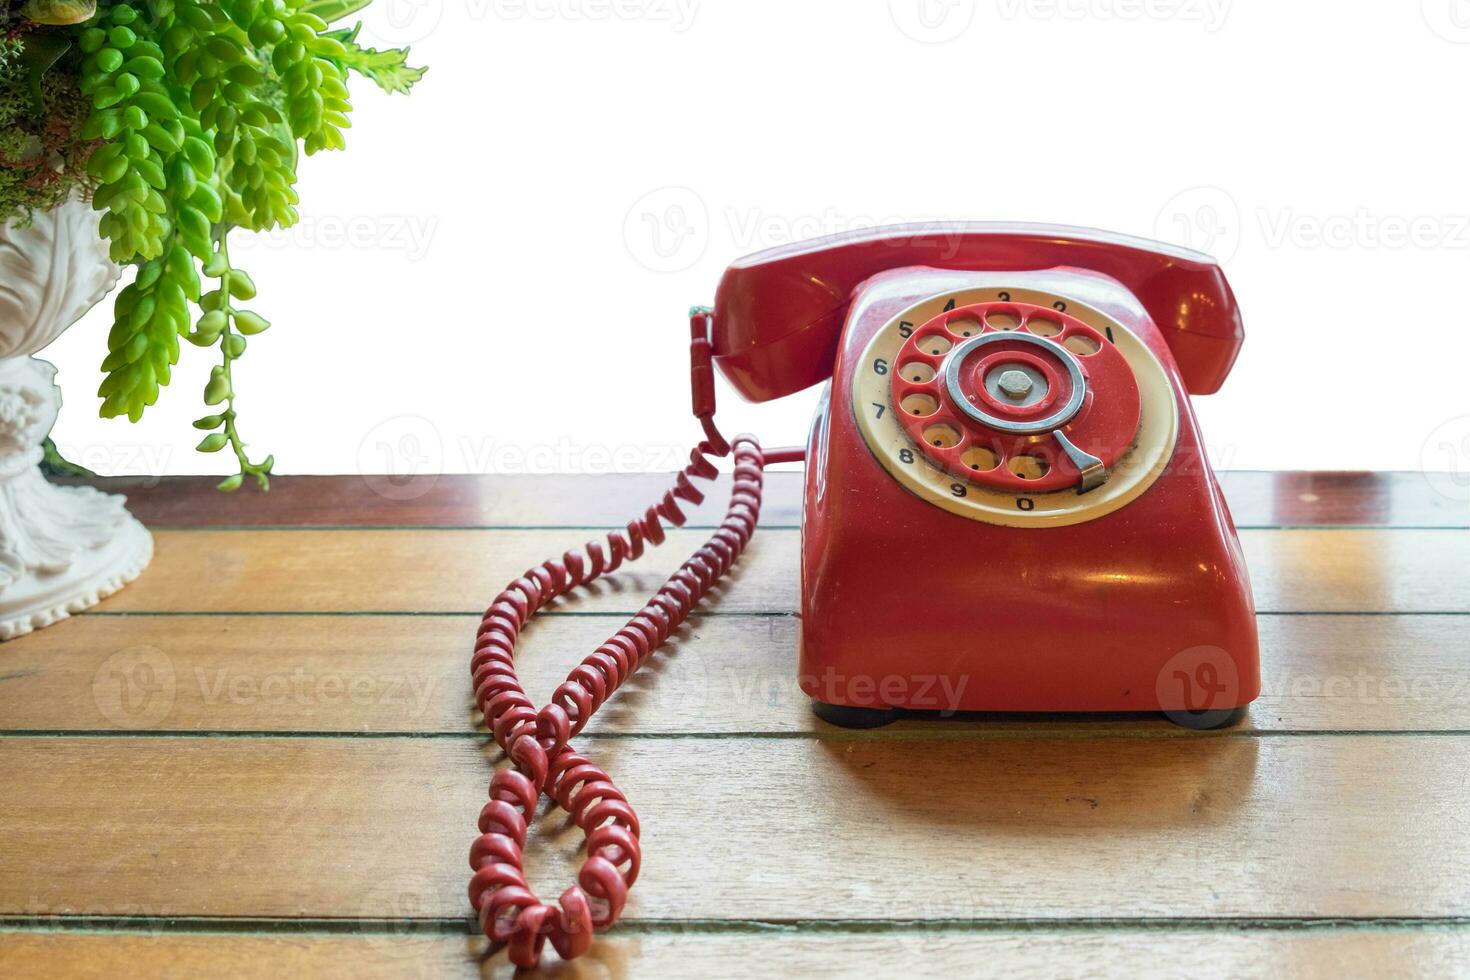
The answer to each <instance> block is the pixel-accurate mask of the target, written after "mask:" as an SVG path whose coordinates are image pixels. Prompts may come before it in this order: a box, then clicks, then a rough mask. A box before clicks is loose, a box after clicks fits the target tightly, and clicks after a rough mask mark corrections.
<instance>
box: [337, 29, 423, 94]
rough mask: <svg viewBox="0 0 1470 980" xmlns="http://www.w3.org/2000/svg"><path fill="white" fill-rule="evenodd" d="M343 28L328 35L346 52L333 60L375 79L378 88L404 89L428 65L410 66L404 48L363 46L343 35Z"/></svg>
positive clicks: (388, 90) (387, 90) (399, 90)
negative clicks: (340, 44) (341, 30)
mask: <svg viewBox="0 0 1470 980" xmlns="http://www.w3.org/2000/svg"><path fill="white" fill-rule="evenodd" d="M343 34H344V32H340V31H334V32H333V33H331V34H328V35H326V36H327V37H330V38H334V39H335V40H337V41H340V42H341V43H342V46H343V48H345V49H346V54H345V55H343V56H341V57H339V58H336V59H334V60H336V61H339V62H341V63H342V65H343V66H344V67H346V68H350V69H352V70H353V71H355V72H357V73H358V74H359V75H363V76H366V77H367V78H371V79H372V80H373V81H374V82H376V83H377V86H378V88H380V89H382V90H383V91H384V92H387V93H389V94H390V95H391V94H392V93H394V92H405V93H406V92H407V91H408V90H409V89H410V88H412V87H413V84H414V83H415V82H417V81H418V80H419V79H421V78H423V77H424V72H426V71H428V69H427V68H410V67H408V65H407V64H406V62H407V61H408V49H407V48H389V49H387V50H386V51H378V50H377V49H375V48H365V47H363V46H362V45H360V44H358V43H357V42H356V41H354V40H352V39H351V37H344V36H343Z"/></svg>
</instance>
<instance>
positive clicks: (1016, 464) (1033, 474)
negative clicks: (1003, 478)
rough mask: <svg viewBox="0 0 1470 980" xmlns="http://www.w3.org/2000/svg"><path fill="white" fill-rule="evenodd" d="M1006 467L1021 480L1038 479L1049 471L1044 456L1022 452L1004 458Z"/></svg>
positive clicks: (1049, 466)
mask: <svg viewBox="0 0 1470 980" xmlns="http://www.w3.org/2000/svg"><path fill="white" fill-rule="evenodd" d="M1006 468H1007V469H1009V470H1010V471H1011V472H1012V473H1014V474H1016V476H1019V477H1020V478H1021V479H1023V480H1039V479H1041V478H1042V477H1043V476H1046V474H1048V473H1050V472H1051V464H1050V463H1048V462H1047V461H1046V458H1045V457H1042V456H1032V455H1030V454H1029V453H1022V454H1020V455H1017V456H1012V457H1011V458H1010V459H1008V460H1006Z"/></svg>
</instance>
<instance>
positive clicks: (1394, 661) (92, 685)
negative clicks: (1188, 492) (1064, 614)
mask: <svg viewBox="0 0 1470 980" xmlns="http://www.w3.org/2000/svg"><path fill="white" fill-rule="evenodd" d="M622 622H623V621H622V619H621V617H612V616H554V617H546V618H543V619H541V620H539V621H536V622H534V623H533V624H532V625H531V627H530V628H529V629H528V630H527V632H526V639H525V644H524V646H523V648H522V655H521V658H520V661H519V667H520V671H521V675H522V678H523V680H524V683H525V684H526V688H527V690H528V691H530V692H531V694H532V696H533V697H535V698H536V699H537V701H538V702H541V701H544V700H545V699H546V698H547V697H549V695H550V693H551V692H552V690H553V689H555V687H556V685H557V684H559V683H560V682H561V681H562V679H563V678H564V677H565V676H566V673H567V671H568V670H570V669H571V667H572V666H573V665H574V664H575V663H576V662H577V661H578V660H579V659H580V658H581V657H582V656H583V655H585V654H586V653H587V652H589V651H591V650H592V649H594V648H595V647H596V645H597V644H598V643H600V642H601V641H602V640H603V639H604V638H606V637H607V636H608V635H610V634H611V633H612V632H614V631H615V630H616V629H617V628H618V627H619V626H621V625H622ZM125 623H126V625H125V626H121V625H120V623H119V621H118V620H117V619H115V618H112V617H103V616H82V617H78V618H75V619H72V620H68V621H67V622H64V623H60V624H58V625H56V626H54V627H51V628H50V629H46V630H43V631H41V632H39V633H37V634H35V635H34V636H31V637H28V638H26V639H25V640H24V641H22V642H18V643H11V644H6V645H5V646H4V647H0V729H6V730H11V731H16V730H21V731H24V730H30V731H53V730H55V731H62V730H65V731H138V730H160V731H161V730H168V731H183V732H190V731H277V732H292V731H303V732H425V733H427V732H436V733H461V734H464V735H466V736H467V737H468V736H469V735H470V734H471V733H472V732H473V731H474V730H475V722H474V720H473V716H472V708H471V705H472V704H473V699H472V697H471V691H470V685H469V674H468V670H467V668H466V664H467V663H468V660H469V650H470V646H471V641H472V637H473V636H474V632H475V627H476V625H477V623H478V620H477V618H476V617H473V616H354V617H337V616H324V617H316V616H304V617H303V616H182V617H179V616H160V617H152V616H140V617H138V618H136V619H128V620H126V621H125ZM1260 627H1261V645H1262V654H1261V656H1262V673H1263V675H1264V692H1263V694H1262V696H1261V698H1260V700H1259V701H1257V702H1256V704H1255V705H1254V706H1253V707H1252V709H1251V712H1250V715H1249V717H1248V719H1247V721H1246V722H1245V723H1244V725H1245V727H1244V728H1243V730H1244V731H1250V730H1256V731H1283V730H1285V731H1308V730H1317V731H1373V730H1380V731H1381V730H1407V729H1415V730H1425V729H1430V730H1438V731H1470V679H1467V678H1470V672H1467V667H1470V629H1467V622H1466V620H1465V619H1463V618H1461V617H1455V616H1265V617H1262V619H1261V621H1260ZM796 630H797V623H796V620H795V619H793V618H792V617H789V616H702V617H696V618H694V619H693V620H691V621H690V622H689V623H686V624H685V626H684V627H683V628H682V629H681V630H680V632H679V633H678V634H677V635H676V637H675V638H674V640H672V641H671V642H670V643H669V644H668V646H667V647H666V648H665V649H664V651H663V652H662V653H661V654H660V655H659V656H658V657H657V658H656V659H654V660H653V661H651V662H650V664H649V666H648V667H646V668H645V669H644V670H643V671H642V672H640V673H639V674H637V675H635V677H634V678H633V679H632V680H631V681H630V682H629V683H628V685H627V686H626V687H625V688H624V689H623V690H622V691H621V692H620V693H619V694H618V696H617V697H616V698H615V699H614V700H612V701H611V702H610V703H609V704H608V705H606V706H605V707H604V708H603V709H602V711H601V712H600V713H599V714H598V715H597V716H596V717H595V718H594V720H593V722H592V725H591V728H590V729H589V731H590V732H593V733H607V732H614V733H625V734H626V733H643V734H649V733H655V734H692V733H700V732H717V733H724V734H734V733H743V732H820V731H830V730H831V729H829V728H827V726H825V725H823V724H821V723H820V722H818V721H817V720H816V719H815V718H814V717H813V716H812V714H811V712H810V711H809V710H808V708H807V700H806V698H805V697H804V696H803V695H802V694H801V692H800V691H799V690H798V689H797V687H796V642H797V640H796ZM972 720H973V719H972ZM956 727H957V725H956V723H953V722H945V721H939V720H906V721H903V722H900V723H899V724H898V729H899V730H902V729H917V728H939V729H941V730H950V729H954V728H956ZM971 727H973V726H971ZM971 727H967V728H965V729H964V730H966V731H969V730H971ZM978 727H979V730H980V731H982V732H991V731H995V730H1007V731H1012V730H1014V731H1021V730H1024V731H1029V732H1033V733H1034V732H1037V731H1040V730H1043V729H1045V730H1053V731H1066V732H1070V733H1073V734H1077V733H1079V731H1085V732H1088V733H1095V732H1096V731H1097V730H1098V729H1102V730H1105V731H1125V730H1142V731H1149V732H1154V733H1174V734H1182V732H1178V731H1176V730H1175V729H1174V728H1173V726H1171V725H1169V724H1168V723H1167V722H1165V721H1162V720H1157V719H1140V718H1123V719H1118V720H1111V721H1100V720H1088V721H1080V720H1079V721H1072V720H1064V719H1043V720H1038V719H1035V718H1030V719H1025V720H1013V719H997V718H994V717H988V718H982V719H980V724H979V726H978Z"/></svg>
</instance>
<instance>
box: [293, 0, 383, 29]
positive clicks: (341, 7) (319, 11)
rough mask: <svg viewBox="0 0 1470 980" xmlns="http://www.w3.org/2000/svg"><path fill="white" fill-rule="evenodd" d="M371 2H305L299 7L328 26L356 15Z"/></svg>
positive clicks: (360, 0) (309, 0) (361, 0)
mask: <svg viewBox="0 0 1470 980" xmlns="http://www.w3.org/2000/svg"><path fill="white" fill-rule="evenodd" d="M370 3H372V0H307V2H306V3H303V4H302V5H301V7H300V10H301V11H302V12H303V13H308V14H315V15H316V16H318V17H320V18H321V19H322V20H324V21H326V22H327V23H328V24H330V23H332V22H333V21H338V20H341V19H342V18H343V17H347V16H350V15H352V14H355V13H357V12H358V11H359V10H361V9H362V8H364V7H366V6H367V5H368V4H370Z"/></svg>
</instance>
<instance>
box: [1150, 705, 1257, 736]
mask: <svg viewBox="0 0 1470 980" xmlns="http://www.w3.org/2000/svg"><path fill="white" fill-rule="evenodd" d="M1245 709H1246V706H1245V705H1241V706H1240V707H1239V708H1217V709H1215V710H1213V711H1165V712H1164V717H1166V718H1168V719H1169V720H1170V721H1172V722H1173V723H1174V724H1176V725H1178V726H1180V727H1181V728H1192V729H1194V730H1195V731H1197V732H1206V731H1210V730H1211V729H1214V728H1231V727H1233V726H1235V725H1238V724H1240V720H1241V719H1242V718H1244V717H1245Z"/></svg>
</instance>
